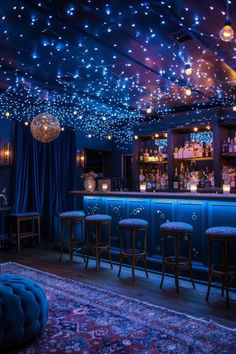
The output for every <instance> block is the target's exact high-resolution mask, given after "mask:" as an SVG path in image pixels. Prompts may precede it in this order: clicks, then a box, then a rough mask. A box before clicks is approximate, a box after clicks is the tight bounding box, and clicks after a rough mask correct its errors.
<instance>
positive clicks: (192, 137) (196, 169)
mask: <svg viewBox="0 0 236 354" xmlns="http://www.w3.org/2000/svg"><path fill="white" fill-rule="evenodd" d="M178 141H179V144H180V145H179V146H175V147H174V151H173V160H174V164H173V173H174V174H173V186H172V187H173V190H185V191H189V190H191V185H194V186H196V187H197V189H210V188H214V187H215V181H214V171H213V162H212V161H213V158H214V156H213V133H212V131H209V130H207V131H201V132H191V133H188V134H186V133H185V134H183V137H182V138H181V133H179V137H178Z"/></svg>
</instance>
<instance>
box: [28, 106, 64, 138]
mask: <svg viewBox="0 0 236 354" xmlns="http://www.w3.org/2000/svg"><path fill="white" fill-rule="evenodd" d="M30 130H31V133H32V135H33V137H34V138H35V139H36V140H38V141H40V142H41V143H50V142H51V141H53V140H55V139H56V138H57V137H58V135H59V134H60V131H61V127H60V123H59V122H58V120H57V118H56V117H54V116H53V115H52V114H49V113H41V114H39V115H37V116H36V117H35V118H34V119H33V120H32V122H31V125H30Z"/></svg>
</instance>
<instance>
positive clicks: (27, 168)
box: [11, 121, 76, 241]
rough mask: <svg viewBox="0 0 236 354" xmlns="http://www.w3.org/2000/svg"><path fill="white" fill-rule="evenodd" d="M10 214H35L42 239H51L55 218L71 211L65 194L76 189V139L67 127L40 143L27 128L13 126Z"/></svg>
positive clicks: (70, 200)
mask: <svg viewBox="0 0 236 354" xmlns="http://www.w3.org/2000/svg"><path fill="white" fill-rule="evenodd" d="M13 146H14V148H13V149H14V155H13V156H14V157H13V178H12V197H11V202H12V203H11V204H12V211H13V212H27V211H37V212H39V213H40V216H41V231H42V238H43V239H44V240H45V241H49V240H52V239H53V221H54V215H55V214H57V213H60V212H61V211H65V210H69V209H72V210H73V209H74V200H73V199H74V198H72V197H69V196H68V191H69V190H71V189H76V137H75V131H74V130H73V129H70V128H67V129H65V130H64V131H63V132H61V134H60V136H59V137H58V138H57V139H56V140H55V141H53V142H52V143H40V142H38V141H36V140H35V139H34V138H33V136H32V135H31V132H30V128H29V126H25V125H24V124H23V123H21V122H18V121H16V122H15V127H14V142H13Z"/></svg>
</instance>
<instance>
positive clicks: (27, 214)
mask: <svg viewBox="0 0 236 354" xmlns="http://www.w3.org/2000/svg"><path fill="white" fill-rule="evenodd" d="M37 215H39V213H38V212H36V211H30V212H28V213H11V214H9V216H20V217H25V216H26V217H27V216H37Z"/></svg>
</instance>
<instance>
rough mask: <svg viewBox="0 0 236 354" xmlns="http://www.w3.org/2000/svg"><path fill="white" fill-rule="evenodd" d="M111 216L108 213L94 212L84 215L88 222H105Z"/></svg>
mask: <svg viewBox="0 0 236 354" xmlns="http://www.w3.org/2000/svg"><path fill="white" fill-rule="evenodd" d="M111 219H112V218H111V216H110V215H105V214H94V215H89V216H86V218H85V220H86V221H88V222H95V223H99V222H106V221H111Z"/></svg>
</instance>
